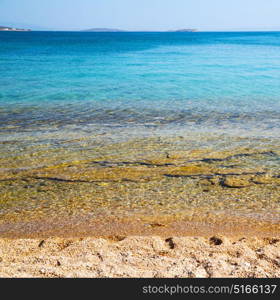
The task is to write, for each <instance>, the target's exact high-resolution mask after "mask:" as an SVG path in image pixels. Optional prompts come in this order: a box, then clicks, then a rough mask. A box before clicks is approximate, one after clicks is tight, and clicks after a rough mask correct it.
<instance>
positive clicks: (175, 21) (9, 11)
mask: <svg viewBox="0 0 280 300" xmlns="http://www.w3.org/2000/svg"><path fill="white" fill-rule="evenodd" d="M279 13H280V0H0V25H6V26H9V25H12V26H16V25H17V26H18V25H21V26H25V25H26V26H32V27H33V28H34V29H36V28H37V29H41V28H46V29H60V30H73V29H87V28H94V27H109V28H120V29H128V30H166V29H177V28H197V29H199V30H273V29H279V30H280V17H279Z"/></svg>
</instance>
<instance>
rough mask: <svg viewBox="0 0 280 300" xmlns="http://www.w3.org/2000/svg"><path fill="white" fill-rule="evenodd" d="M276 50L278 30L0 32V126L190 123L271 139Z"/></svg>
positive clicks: (279, 106)
mask: <svg viewBox="0 0 280 300" xmlns="http://www.w3.org/2000/svg"><path fill="white" fill-rule="evenodd" d="M279 50H280V33H279V32H260V33H257V32H255V33H252V32H251V33H246V32H242V33H241V32H240V33H202V32H198V33H79V32H3V33H0V73H1V77H0V124H1V128H2V129H5V128H6V129H8V128H9V127H10V126H11V125H12V126H14V125H16V126H19V127H18V130H21V129H22V128H26V127H30V126H31V128H32V127H34V126H35V127H36V128H37V129H38V126H40V125H42V124H43V125H55V126H63V125H65V124H75V125H82V126H85V125H88V124H100V125H105V124H111V125H112V124H118V125H125V126H127V125H129V126H132V125H138V124H154V125H161V126H163V125H168V126H170V124H172V125H176V126H177V125H186V124H187V125H190V124H191V125H192V126H193V125H199V126H202V127H205V128H208V127H209V126H214V128H217V126H218V127H219V126H220V127H221V126H222V127H221V128H223V130H225V131H226V130H229V129H232V128H233V127H235V128H238V129H241V128H243V129H245V130H247V131H248V132H249V131H250V130H252V134H253V135H254V134H255V132H256V129H257V131H258V130H262V136H266V135H272V136H275V135H277V132H279V130H278V129H279V124H280V122H279V121H280V51H279ZM275 130H276V131H275Z"/></svg>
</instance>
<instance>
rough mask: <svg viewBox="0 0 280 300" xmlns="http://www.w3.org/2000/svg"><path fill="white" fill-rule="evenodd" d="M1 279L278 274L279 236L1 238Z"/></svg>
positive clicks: (274, 275) (279, 269)
mask: <svg viewBox="0 0 280 300" xmlns="http://www.w3.org/2000/svg"><path fill="white" fill-rule="evenodd" d="M0 276H1V277H51V278H56V277H58V278H63V277H71V278H72V277H74V278H77V277H79V278H80V277H86V278H103V277H109V278H116V277H118V278H129V277H136V278H138V277H141V278H142V277H144V278H151V277H160V278H161V277H171V278H179V277H183V278H196V277H198V278H205V277H207V278H210V277H211V278H217V277H270V278H271V277H272V278H275V277H280V240H279V239H276V238H242V237H230V238H228V237H225V236H212V237H168V238H167V237H156V236H154V237H151V236H150V237H140V236H131V237H124V236H111V237H107V238H80V239H78V238H75V239H63V238H48V239H45V240H43V239H14V240H13V239H1V240H0Z"/></svg>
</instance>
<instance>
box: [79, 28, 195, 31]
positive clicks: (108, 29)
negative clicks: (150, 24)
mask: <svg viewBox="0 0 280 300" xmlns="http://www.w3.org/2000/svg"><path fill="white" fill-rule="evenodd" d="M81 31H83V32H129V30H121V29H116V28H91V29H86V30H81ZM196 31H198V30H197V29H177V30H168V31H163V32H196Z"/></svg>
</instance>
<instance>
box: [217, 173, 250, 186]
mask: <svg viewBox="0 0 280 300" xmlns="http://www.w3.org/2000/svg"><path fill="white" fill-rule="evenodd" d="M251 185H252V182H251V181H249V178H247V177H237V176H227V177H226V178H225V179H224V180H223V181H222V186H225V187H229V188H244V187H248V186H251Z"/></svg>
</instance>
